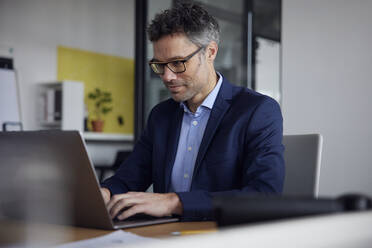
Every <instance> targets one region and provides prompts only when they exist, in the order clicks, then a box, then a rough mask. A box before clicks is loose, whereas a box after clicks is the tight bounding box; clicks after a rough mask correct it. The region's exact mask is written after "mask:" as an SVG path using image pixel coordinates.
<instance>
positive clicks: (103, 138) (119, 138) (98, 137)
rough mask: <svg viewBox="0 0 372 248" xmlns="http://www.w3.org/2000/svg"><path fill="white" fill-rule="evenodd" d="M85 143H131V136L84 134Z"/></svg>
mask: <svg viewBox="0 0 372 248" xmlns="http://www.w3.org/2000/svg"><path fill="white" fill-rule="evenodd" d="M83 137H84V139H85V140H86V141H133V135H131V134H118V133H95V132H84V133H83Z"/></svg>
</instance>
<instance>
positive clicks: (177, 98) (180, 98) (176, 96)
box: [171, 93, 188, 102]
mask: <svg viewBox="0 0 372 248" xmlns="http://www.w3.org/2000/svg"><path fill="white" fill-rule="evenodd" d="M171 96H172V99H173V100H175V101H176V102H184V101H187V100H188V99H187V97H185V96H184V95H181V94H172V93H171Z"/></svg>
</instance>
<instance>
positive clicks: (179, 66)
mask: <svg viewBox="0 0 372 248" xmlns="http://www.w3.org/2000/svg"><path fill="white" fill-rule="evenodd" d="M203 48H204V47H200V48H199V49H198V50H196V51H195V52H193V53H192V54H190V55H188V56H187V57H185V58H183V59H175V60H172V61H168V62H157V61H153V60H151V61H150V62H149V65H150V67H151V69H152V70H153V71H154V72H155V73H156V74H158V75H163V74H164V70H165V66H167V67H168V68H169V70H171V71H172V72H174V73H182V72H185V71H186V65H185V63H186V62H187V61H188V60H189V59H191V58H192V57H193V56H194V55H195V54H197V53H198V52H199V51H200V50H202V49H203Z"/></svg>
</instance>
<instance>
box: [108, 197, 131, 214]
mask: <svg viewBox="0 0 372 248" xmlns="http://www.w3.org/2000/svg"><path fill="white" fill-rule="evenodd" d="M128 197H130V195H128V194H120V195H113V196H112V197H111V199H110V201H109V202H108V204H107V209H108V210H109V211H111V209H112V207H113V206H114V205H115V204H116V203H117V202H118V201H121V200H122V199H125V198H128Z"/></svg>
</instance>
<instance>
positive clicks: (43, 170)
mask: <svg viewBox="0 0 372 248" xmlns="http://www.w3.org/2000/svg"><path fill="white" fill-rule="evenodd" d="M1 215H3V216H10V217H13V218H14V217H15V218H27V219H36V220H46V221H48V222H53V223H60V224H71V225H75V226H81V227H89V228H101V229H118V228H129V227H137V226H144V225H152V224H160V223H168V222H175V221H178V219H177V218H172V217H169V218H155V217H148V216H147V217H146V216H145V218H143V217H144V216H142V217H141V218H132V219H130V220H124V221H117V222H116V221H113V220H112V219H111V217H110V215H109V213H108V211H107V209H106V206H105V203H104V201H103V198H102V195H101V192H100V189H99V182H98V180H97V178H96V175H95V173H94V167H93V165H92V163H91V161H90V159H89V156H88V154H87V151H86V147H85V143H84V140H83V139H82V137H81V135H80V133H79V132H78V131H59V130H48V131H25V132H0V217H1Z"/></svg>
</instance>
